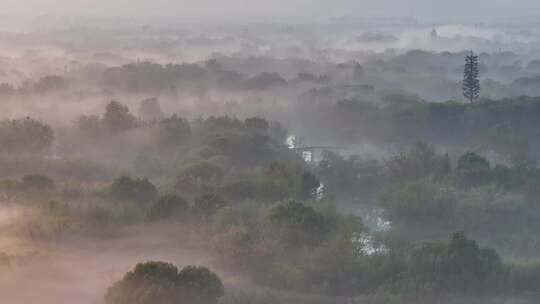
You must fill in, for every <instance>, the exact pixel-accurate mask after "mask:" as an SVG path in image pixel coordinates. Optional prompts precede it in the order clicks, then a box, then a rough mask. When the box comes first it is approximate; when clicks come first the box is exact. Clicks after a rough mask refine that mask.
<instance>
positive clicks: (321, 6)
mask: <svg viewBox="0 0 540 304" xmlns="http://www.w3.org/2000/svg"><path fill="white" fill-rule="evenodd" d="M216 3H217V4H216ZM0 12H2V14H4V15H16V16H27V17H28V16H39V15H62V16H85V15H88V16H125V17H137V16H161V15H163V16H165V15H166V16H178V17H189V18H201V20H203V21H204V20H212V19H215V20H234V19H236V20H239V21H241V20H250V19H256V18H272V17H279V18H291V19H292V18H304V19H312V20H324V19H328V18H332V17H339V16H348V17H360V18H361V17H393V16H410V17H416V18H421V19H426V20H439V19H440V20H460V19H468V20H476V19H496V18H505V17H518V16H534V15H540V2H539V1H538V0H453V1H447V0H444V1H442V0H406V1H399V0H356V1H355V0H335V1H327V0H288V1H281V0H274V1H268V0H265V1H262V0H251V1H250V0H226V1H215V0H197V1H195V0H175V1H173V0H140V1H136V2H135V1H133V0H69V1H68V0H25V1H17V0H2V1H0Z"/></svg>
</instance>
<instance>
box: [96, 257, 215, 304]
mask: <svg viewBox="0 0 540 304" xmlns="http://www.w3.org/2000/svg"><path fill="white" fill-rule="evenodd" d="M223 294H224V288H223V283H222V282H221V279H220V278H219V277H218V276H217V275H216V274H215V273H213V272H211V271H210V270H209V269H208V268H205V267H195V266H187V267H185V268H184V269H182V270H181V271H180V272H179V271H178V268H176V266H174V265H172V264H168V263H163V262H147V263H141V264H137V266H135V269H134V270H133V271H130V272H128V273H127V274H126V275H125V276H124V278H123V279H122V280H121V281H119V282H117V283H115V284H114V285H113V286H112V287H110V288H109V290H108V291H107V294H106V295H105V303H106V304H132V303H140V304H175V303H193V304H213V303H217V301H218V299H219V298H220V297H222V296H223Z"/></svg>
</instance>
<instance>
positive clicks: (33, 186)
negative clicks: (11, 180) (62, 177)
mask: <svg viewBox="0 0 540 304" xmlns="http://www.w3.org/2000/svg"><path fill="white" fill-rule="evenodd" d="M19 187H20V188H21V190H22V191H30V192H42V193H46V192H50V191H54V190H56V184H55V183H54V181H53V180H52V179H51V178H49V177H48V176H45V175H39V174H34V175H25V176H24V177H23V178H22V180H21V182H20V183H19Z"/></svg>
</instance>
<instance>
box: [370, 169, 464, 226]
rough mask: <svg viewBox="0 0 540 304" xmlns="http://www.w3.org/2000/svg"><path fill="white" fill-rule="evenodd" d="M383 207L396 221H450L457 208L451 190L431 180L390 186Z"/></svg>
mask: <svg viewBox="0 0 540 304" xmlns="http://www.w3.org/2000/svg"><path fill="white" fill-rule="evenodd" d="M380 203H381V206H383V207H384V208H386V210H387V212H388V215H389V216H390V218H391V219H392V220H396V221H403V220H405V221H417V220H419V221H423V222H430V221H431V222H441V221H447V220H448V219H450V218H451V217H452V215H453V212H454V211H455V207H456V202H455V198H454V196H453V194H452V192H451V190H450V189H449V188H448V187H447V186H445V185H444V184H440V183H437V182H433V181H431V180H429V179H421V180H417V181H413V182H406V183H403V184H397V185H393V186H389V187H387V188H386V189H385V190H384V192H383V194H382V196H381V202H380Z"/></svg>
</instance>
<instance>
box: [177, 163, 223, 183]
mask: <svg viewBox="0 0 540 304" xmlns="http://www.w3.org/2000/svg"><path fill="white" fill-rule="evenodd" d="M224 174H225V172H224V170H223V169H222V168H221V167H220V166H218V165H215V164H213V163H211V162H207V161H200V162H197V163H194V164H190V165H188V166H187V167H185V168H183V169H182V170H181V172H180V173H179V175H180V176H189V177H192V178H194V179H196V180H197V179H198V180H201V181H204V182H210V181H213V180H214V181H218V180H220V179H221V178H223V175H224Z"/></svg>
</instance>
